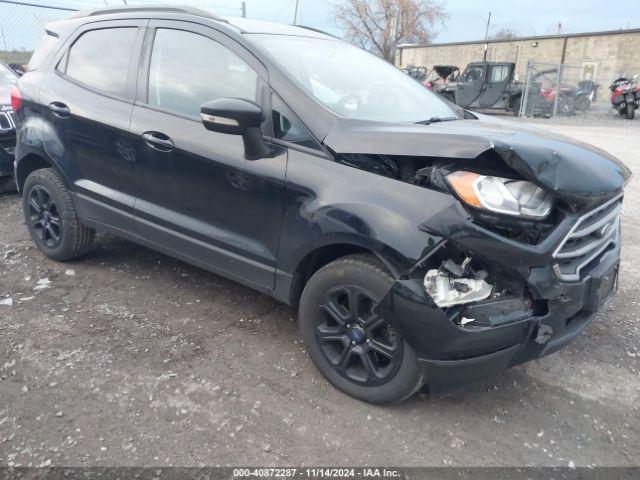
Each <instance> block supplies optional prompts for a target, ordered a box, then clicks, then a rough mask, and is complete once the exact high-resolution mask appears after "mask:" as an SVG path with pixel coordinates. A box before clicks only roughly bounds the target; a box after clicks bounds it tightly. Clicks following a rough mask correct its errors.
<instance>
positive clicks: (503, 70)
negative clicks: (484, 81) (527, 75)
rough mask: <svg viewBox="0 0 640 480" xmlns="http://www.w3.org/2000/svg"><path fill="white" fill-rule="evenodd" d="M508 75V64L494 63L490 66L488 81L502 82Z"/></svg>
mask: <svg viewBox="0 0 640 480" xmlns="http://www.w3.org/2000/svg"><path fill="white" fill-rule="evenodd" d="M508 76H509V66H508V65H494V66H493V67H491V77H490V79H489V81H490V82H491V83H502V82H504V81H505V80H506V79H507V77H508Z"/></svg>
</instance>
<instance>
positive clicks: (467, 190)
mask: <svg viewBox="0 0 640 480" xmlns="http://www.w3.org/2000/svg"><path fill="white" fill-rule="evenodd" d="M446 178H447V182H448V183H449V185H450V186H451V188H452V189H453V190H454V191H455V192H456V194H457V195H458V196H459V197H460V198H461V199H462V200H463V201H464V202H465V203H467V204H468V205H471V206H472V207H476V208H481V209H484V210H489V211H491V212H495V213H501V214H504V215H512V216H517V217H523V218H531V219H542V218H545V217H546V216H547V215H549V213H550V212H551V209H552V208H553V197H552V196H551V195H550V194H549V193H548V192H546V191H545V190H543V189H542V188H540V187H538V186H537V185H535V184H533V183H531V182H527V181H524V180H512V179H510V178H502V177H493V176H489V175H480V174H477V173H473V172H464V171H459V172H454V173H451V174H449V175H447V177H446Z"/></svg>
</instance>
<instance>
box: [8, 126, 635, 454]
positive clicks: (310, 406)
mask: <svg viewBox="0 0 640 480" xmlns="http://www.w3.org/2000/svg"><path fill="white" fill-rule="evenodd" d="M609 115H610V118H608V119H607V121H606V122H605V123H606V126H604V127H603V126H594V125H593V124H592V123H590V122H589V121H587V120H588V119H585V118H583V117H580V118H576V117H574V118H570V119H551V120H544V119H539V120H533V123H536V124H538V125H540V126H546V127H548V128H551V129H552V130H554V131H557V132H559V133H563V134H567V135H570V136H573V137H575V138H577V139H579V140H583V141H587V142H590V143H593V144H594V145H597V146H599V147H602V148H604V149H607V150H609V151H611V152H612V153H613V154H615V155H617V156H619V157H620V158H621V159H623V160H624V161H626V162H627V163H628V165H629V166H630V167H631V168H632V169H633V170H635V171H640V154H639V152H640V120H636V121H635V122H627V121H624V120H621V119H618V118H616V117H615V116H614V115H612V114H609ZM0 218H1V219H2V222H1V223H0V297H2V295H3V294H5V296H4V297H2V298H0V300H4V302H6V301H7V300H8V299H9V298H11V299H12V301H13V306H11V307H9V306H0V466H6V465H9V466H11V465H23V466H40V465H65V466H69V465H73V466H152V465H153V466H161V465H162V466H164V465H174V466H203V465H237V464H240V465H246V464H251V465H283V464H289V465H328V464H333V465H336V464H338V465H367V464H369V465H370V464H376V465H381V464H382V465H396V466H399V465H404V466H427V465H435V466H442V465H459V466H476V465H485V466H503V465H506V466H514V465H519V466H521V465H536V466H538V465H542V466H547V465H553V466H567V465H571V466H573V465H576V466H587V465H597V466H617V465H624V466H630V465H638V458H639V457H638V446H639V445H640V411H639V408H640V407H639V406H640V402H638V400H639V397H640V377H639V375H638V374H639V373H640V350H639V344H640V329H639V326H640V322H639V321H638V300H637V298H638V297H637V290H636V286H637V285H638V284H639V283H640V273H639V272H638V269H637V267H638V261H637V259H638V258H639V257H640V242H638V241H637V239H638V238H640V190H639V188H638V182H637V180H633V181H632V182H631V184H630V186H629V188H628V191H627V197H626V201H625V209H624V214H623V225H624V241H625V243H626V246H625V249H624V252H623V265H622V268H623V272H622V276H621V280H620V290H619V294H618V295H617V296H616V297H615V298H614V299H613V300H612V301H611V302H610V303H609V305H608V307H607V309H606V311H604V312H602V314H600V315H599V316H598V318H597V319H596V321H595V322H594V323H593V324H592V325H591V326H589V328H588V329H587V330H586V332H585V333H584V334H583V335H581V336H580V337H579V338H577V339H576V341H575V342H573V343H572V344H571V345H570V346H569V347H568V348H566V349H565V350H563V351H562V352H560V353H558V354H555V355H553V356H551V357H548V358H545V359H543V360H540V361H535V362H532V363H529V364H527V365H524V366H521V367H516V368H513V369H511V370H509V371H507V372H505V373H504V374H502V375H500V376H498V377H494V378H490V379H488V380H486V381H485V382H483V383H480V384H478V385H476V386H473V387H470V388H469V389H467V390H465V391H463V392H460V393H457V394H455V395H450V396H445V397H429V396H426V395H417V396H415V397H414V398H412V399H411V400H409V401H407V402H405V403H403V404H401V405H397V406H393V407H387V408H380V407H373V406H369V405H366V404H363V403H360V402H358V401H356V400H352V399H351V398H349V397H347V396H345V395H343V394H342V393H340V392H338V391H336V390H335V389H333V388H332V387H331V386H330V385H329V384H327V382H326V381H325V380H324V379H323V378H321V377H320V375H319V374H318V373H317V372H316V370H315V369H314V367H313V366H312V364H311V363H310V362H309V360H308V359H307V356H306V354H305V352H304V349H303V347H302V346H301V344H300V341H299V339H298V332H297V325H296V323H295V322H294V319H295V317H296V313H295V312H294V311H292V310H291V309H288V308H287V307H284V306H282V305H280V304H278V303H276V302H275V301H273V300H271V299H269V298H267V297H265V296H263V295H260V294H257V293H254V292H253V291H251V290H249V289H247V288H244V287H242V286H239V285H236V284H234V283H232V282H229V281H227V280H225V279H223V278H220V277H218V276H215V275H213V274H210V273H207V272H204V271H202V270H199V269H197V268H195V267H191V266H189V265H186V264H184V263H181V262H178V261H176V260H173V259H171V258H169V257H166V256H163V255H160V254H158V253H155V252H153V251H150V250H147V249H144V248H141V247H138V246H136V245H133V244H130V243H127V242H125V241H122V240H119V239H116V238H113V237H109V236H100V237H99V239H98V242H97V248H96V250H95V252H93V253H92V254H91V255H89V256H88V257H86V258H85V259H83V260H81V261H77V262H74V263H70V264H60V263H56V262H52V261H49V260H47V259H45V258H44V257H43V256H42V255H41V254H40V253H38V251H37V250H36V249H35V248H34V247H33V245H32V243H31V241H30V240H29V238H28V235H27V232H26V229H25V228H24V226H23V224H22V217H21V212H20V203H19V199H18V197H17V196H15V195H8V196H4V197H0ZM47 282H50V283H48V284H47Z"/></svg>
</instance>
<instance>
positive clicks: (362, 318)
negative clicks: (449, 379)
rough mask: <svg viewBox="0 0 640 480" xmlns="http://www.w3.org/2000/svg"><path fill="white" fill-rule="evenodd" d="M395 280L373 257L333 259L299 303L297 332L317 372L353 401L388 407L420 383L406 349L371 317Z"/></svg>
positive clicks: (386, 323)
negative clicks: (298, 328)
mask: <svg viewBox="0 0 640 480" xmlns="http://www.w3.org/2000/svg"><path fill="white" fill-rule="evenodd" d="M394 282H395V278H394V277H393V275H392V274H391V273H390V272H389V270H388V269H387V268H386V267H385V265H384V264H382V262H381V261H379V260H378V259H377V258H376V257H375V256H374V255H371V254H368V253H359V254H354V255H348V256H346V257H341V258H338V259H337V260H334V261H333V262H331V263H329V264H327V265H325V266H324V267H322V268H320V269H319V270H318V271H317V272H316V273H314V274H313V275H312V276H311V278H310V279H309V281H308V282H307V283H306V285H305V287H304V291H303V292H302V297H301V298H300V305H299V321H300V333H301V335H302V339H303V341H304V344H305V346H306V348H307V351H308V353H309V356H310V357H311V360H312V361H313V363H314V365H315V366H316V368H317V369H318V370H319V371H320V372H321V373H322V374H323V375H324V376H325V378H326V379H327V380H328V381H329V382H331V383H332V384H333V385H334V386H335V387H336V388H338V389H340V390H342V391H343V392H345V393H347V394H349V395H351V396H352V397H354V398H357V399H360V400H363V401H365V402H369V403H374V404H378V405H388V404H391V403H397V402H401V401H402V400H404V399H406V398H409V397H410V396H411V395H413V394H414V393H415V392H417V391H418V390H419V389H420V387H422V385H423V384H424V380H425V378H424V371H423V370H422V367H421V366H420V363H419V361H418V358H417V357H416V353H415V352H414V350H413V348H412V347H411V345H410V344H409V343H408V342H407V340H406V339H405V338H404V337H403V335H401V334H400V332H398V331H397V330H394V328H393V323H392V322H391V321H390V319H389V318H382V317H380V316H379V315H377V314H376V313H375V310H376V307H377V305H378V304H379V302H380V301H381V300H382V299H383V298H384V297H385V295H387V294H388V292H389V290H390V288H391V287H392V285H393V283H394Z"/></svg>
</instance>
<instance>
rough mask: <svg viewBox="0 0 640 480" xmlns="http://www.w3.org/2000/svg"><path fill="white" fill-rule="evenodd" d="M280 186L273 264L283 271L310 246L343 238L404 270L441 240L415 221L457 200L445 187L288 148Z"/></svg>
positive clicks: (293, 267) (292, 267)
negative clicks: (282, 198)
mask: <svg viewBox="0 0 640 480" xmlns="http://www.w3.org/2000/svg"><path fill="white" fill-rule="evenodd" d="M285 188H286V192H285V215H284V222H283V235H282V240H281V243H280V251H279V262H278V263H279V265H278V269H279V270H281V271H283V272H286V273H289V274H291V273H293V272H295V271H296V268H297V266H298V264H299V263H300V262H301V261H302V259H304V258H305V257H306V256H307V255H308V254H309V253H310V252H312V251H314V250H316V249H318V248H320V247H322V246H326V245H332V244H347V245H354V246H358V247H362V248H365V249H367V250H370V251H372V252H374V253H376V254H377V255H378V256H379V257H381V259H383V261H385V263H387V265H388V266H390V268H391V269H392V270H393V271H395V272H397V273H398V274H399V275H404V274H405V273H406V272H408V271H409V270H410V269H411V267H413V266H414V265H415V263H416V262H417V261H419V260H420V259H421V258H423V257H424V256H425V255H426V254H428V252H429V251H431V250H432V249H433V248H434V247H435V246H436V245H437V244H438V243H439V242H440V241H441V240H442V238H441V237H440V236H439V235H438V234H437V233H433V232H425V231H424V230H420V228H419V227H420V225H422V224H423V223H424V222H426V221H428V220H429V219H430V218H431V217H433V216H435V215H437V214H438V213H439V212H441V211H443V210H445V209H446V208H448V207H450V206H451V205H452V204H454V203H456V202H457V200H455V199H454V198H453V197H452V196H451V195H448V194H445V193H440V192H436V191H433V190H429V189H425V188H422V187H417V186H414V185H410V184H408V183H404V182H401V181H399V180H395V179H392V178H387V177H383V176H380V175H376V174H373V173H370V172H367V171H364V170H359V169H356V168H354V167H350V166H346V165H342V164H339V163H336V162H334V161H332V160H328V159H323V158H319V157H314V156H310V155H305V154H302V153H299V152H294V151H291V152H290V158H289V164H288V168H287V180H286V186H285Z"/></svg>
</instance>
